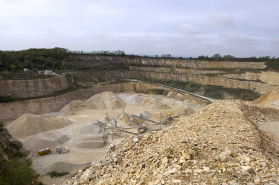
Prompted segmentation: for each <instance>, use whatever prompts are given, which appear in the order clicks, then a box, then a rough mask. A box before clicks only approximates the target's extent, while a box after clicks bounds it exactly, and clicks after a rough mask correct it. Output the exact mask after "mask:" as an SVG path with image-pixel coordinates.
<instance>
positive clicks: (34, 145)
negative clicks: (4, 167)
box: [0, 54, 279, 185]
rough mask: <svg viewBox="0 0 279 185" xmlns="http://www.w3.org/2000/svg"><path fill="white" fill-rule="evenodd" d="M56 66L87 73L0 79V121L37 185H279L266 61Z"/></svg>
mask: <svg viewBox="0 0 279 185" xmlns="http://www.w3.org/2000/svg"><path fill="white" fill-rule="evenodd" d="M64 62H65V63H68V64H72V65H82V66H88V67H91V68H92V69H91V70H66V71H61V72H57V74H54V75H49V76H47V77H45V78H43V79H41V78H38V79H1V80H0V85H1V87H2V88H1V89H0V95H1V96H9V97H13V98H14V99H15V101H11V102H1V103H0V110H1V111H0V121H3V123H4V125H5V128H6V130H7V132H8V133H9V134H10V135H11V136H12V138H13V140H16V141H19V142H20V143H22V147H23V150H24V151H25V152H27V154H28V155H27V156H28V157H27V158H28V159H29V160H31V161H32V164H31V166H32V168H33V169H34V170H35V171H36V173H38V174H39V178H38V180H39V181H40V182H42V183H43V184H50V185H52V184H57V185H58V184H63V185H78V184H90V185H92V184H100V185H101V184H103V185H105V184H150V185H151V184H200V185H205V184H224V185H226V184H228V185H237V184H249V185H252V184H269V185H272V184H279V168H278V167H279V162H278V157H279V110H278V109H279V81H278V77H279V72H278V71H276V70H271V69H270V68H269V66H268V63H266V62H262V61H206V60H188V59H187V60H186V59H178V58H174V59H172V58H170V59H163V58H144V57H134V56H132V57H131V56H103V55H81V54H77V55H71V56H68V58H67V59H65V61H64ZM44 151H45V153H44ZM49 172H57V173H63V172H66V175H65V176H62V177H57V178H51V177H50V176H49V175H48V173H49Z"/></svg>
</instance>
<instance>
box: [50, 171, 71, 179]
mask: <svg viewBox="0 0 279 185" xmlns="http://www.w3.org/2000/svg"><path fill="white" fill-rule="evenodd" d="M47 174H48V175H49V176H50V177H51V178H57V177H62V176H65V175H68V174H70V173H69V172H56V171H51V172H48V173H47Z"/></svg>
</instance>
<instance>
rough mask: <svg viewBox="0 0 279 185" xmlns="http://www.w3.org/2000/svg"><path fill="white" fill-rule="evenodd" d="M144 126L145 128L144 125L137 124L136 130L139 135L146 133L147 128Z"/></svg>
mask: <svg viewBox="0 0 279 185" xmlns="http://www.w3.org/2000/svg"><path fill="white" fill-rule="evenodd" d="M146 126H147V125H146V124H139V128H138V132H139V134H142V133H144V132H146V131H147V127H146Z"/></svg>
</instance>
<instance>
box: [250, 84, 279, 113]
mask: <svg viewBox="0 0 279 185" xmlns="http://www.w3.org/2000/svg"><path fill="white" fill-rule="evenodd" d="M253 103H254V104H256V105H259V106H265V107H271V108H276V109H279V88H276V89H274V90H273V91H271V92H269V93H267V94H265V95H263V96H261V97H259V98H258V99H256V100H254V101H253Z"/></svg>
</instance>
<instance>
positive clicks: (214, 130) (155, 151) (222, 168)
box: [64, 100, 279, 185]
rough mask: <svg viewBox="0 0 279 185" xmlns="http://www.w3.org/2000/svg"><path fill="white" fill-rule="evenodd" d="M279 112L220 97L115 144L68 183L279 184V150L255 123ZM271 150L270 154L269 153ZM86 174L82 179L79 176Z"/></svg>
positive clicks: (278, 117) (272, 116) (270, 117)
mask: <svg viewBox="0 0 279 185" xmlns="http://www.w3.org/2000/svg"><path fill="white" fill-rule="evenodd" d="M278 113H279V112H278V110H275V109H270V108H259V107H256V106H253V105H251V104H248V103H243V102H241V101H228V100H226V101H218V102H215V103H213V104H211V105H209V106H207V107H206V108H205V109H203V110H202V111H200V112H198V113H196V114H194V115H192V116H190V117H189V118H187V119H184V120H180V122H178V124H175V125H172V126H170V127H169V128H166V129H164V130H162V131H159V132H157V133H153V132H150V133H147V134H146V135H144V136H137V137H132V136H131V138H129V139H126V140H124V141H122V142H121V143H120V144H119V145H116V146H112V147H111V148H110V149H109V150H108V153H107V155H106V156H105V157H104V158H103V160H101V161H99V162H97V163H94V164H93V165H92V166H91V167H89V168H87V169H85V170H83V171H79V173H78V174H76V175H75V176H74V177H72V178H71V179H69V180H66V181H65V182H64V185H66V184H100V185H101V184H102V185H105V184H253V183H254V184H278V183H279V181H278V179H279V170H278V169H279V168H278V167H279V166H278V164H276V163H275V162H273V161H272V160H271V159H273V160H276V159H278V154H279V148H278V143H275V142H274V141H273V140H272V139H271V137H270V136H268V135H267V134H266V133H264V132H262V131H261V130H258V129H257V126H256V125H257V123H258V122H261V121H267V120H279V114H278ZM266 154H268V155H266ZM81 177H83V178H81Z"/></svg>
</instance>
